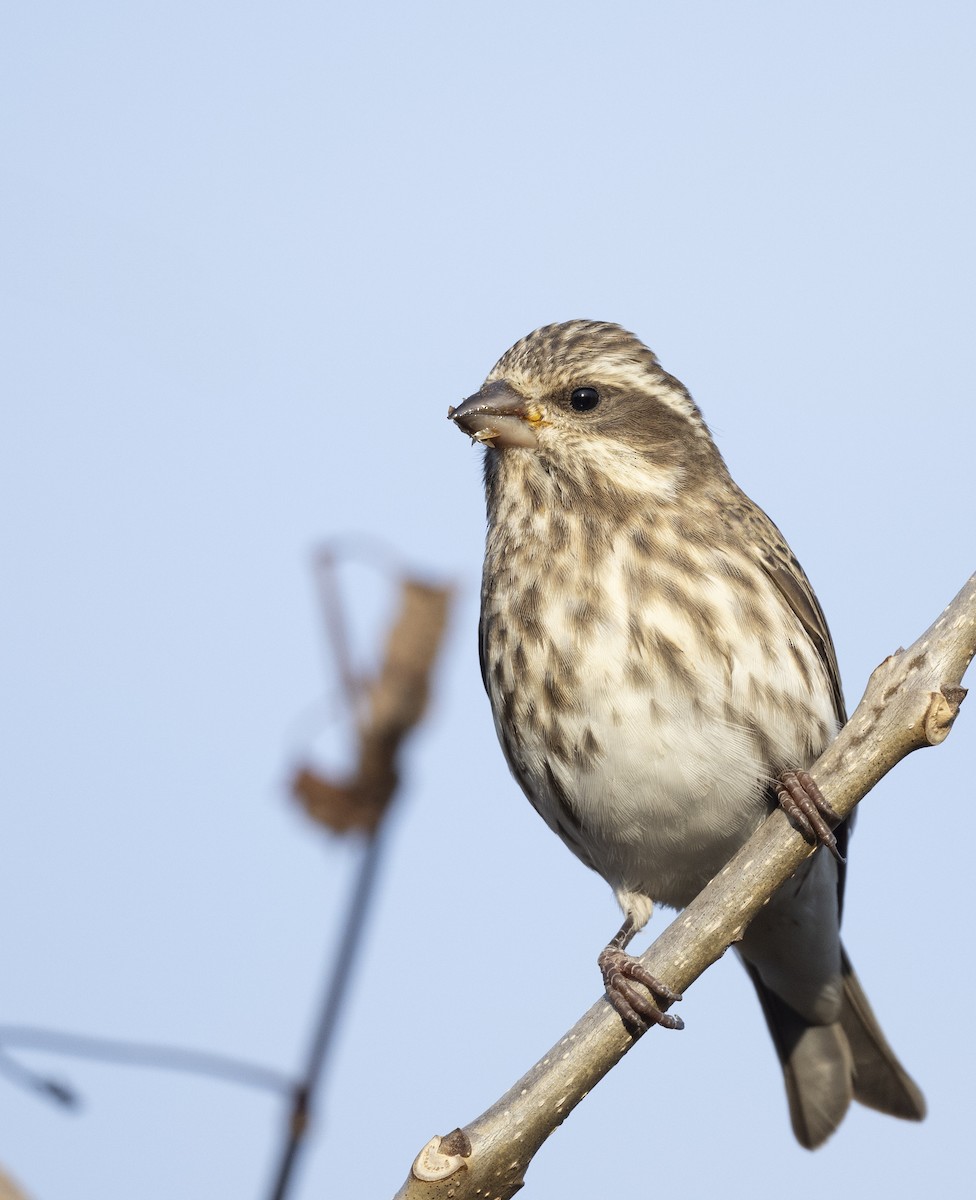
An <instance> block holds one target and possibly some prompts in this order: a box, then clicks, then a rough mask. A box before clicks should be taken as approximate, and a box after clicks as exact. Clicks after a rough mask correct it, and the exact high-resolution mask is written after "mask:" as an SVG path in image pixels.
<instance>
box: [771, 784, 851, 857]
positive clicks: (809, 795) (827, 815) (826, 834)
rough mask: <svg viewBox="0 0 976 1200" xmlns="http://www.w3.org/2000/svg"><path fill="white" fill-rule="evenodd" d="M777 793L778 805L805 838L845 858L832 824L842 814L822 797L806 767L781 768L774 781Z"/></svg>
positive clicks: (834, 854) (836, 822) (835, 822)
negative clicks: (798, 769) (838, 845)
mask: <svg viewBox="0 0 976 1200" xmlns="http://www.w3.org/2000/svg"><path fill="white" fill-rule="evenodd" d="M776 796H777V798H778V800H779V806H780V808H781V809H782V810H783V812H785V813H786V815H787V816H788V817H789V818H790V819H791V820H792V821H793V822H794V823H795V824H796V825H798V826H799V828H800V832H801V833H802V834H803V836H804V837H805V838H806V839H807V841H808V842H816V843H817V844H818V845H822V846H826V847H827V849H828V850H829V851H830V853H831V854H832V855H833V856H834V858H836V859H837V861H838V862H840V863H842V862H843V861H844V856H843V855H842V854H841V852H840V851H839V850H838V849H837V839H836V838H835V837H834V832H833V829H832V828H831V825H838V824H839V823H840V820H841V818H840V817H839V816H838V814H837V813H836V812H834V810H833V809H832V808H831V807H830V805H829V804H828V803H827V801H826V800H825V799H824V797H823V794H822V793H821V791H820V788H818V787H817V784H816V781H815V780H814V778H813V776H812V775H810V774H809V773H808V772H807V771H784V772H783V774H782V775H781V776H780V777H779V779H778V780H777V781H776ZM828 822H829V823H828Z"/></svg>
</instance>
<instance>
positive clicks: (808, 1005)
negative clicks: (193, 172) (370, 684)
mask: <svg viewBox="0 0 976 1200" xmlns="http://www.w3.org/2000/svg"><path fill="white" fill-rule="evenodd" d="M448 416H449V417H450V418H451V419H452V420H453V421H454V422H455V423H456V424H457V425H458V427H459V428H461V429H462V430H464V432H465V433H468V434H470V435H471V436H472V437H473V438H474V439H475V440H476V441H478V442H480V443H482V444H483V445H484V446H485V447H486V454H485V491H486V495H487V506H488V537H487V547H486V552H485V566H484V578H483V584H482V594H481V630H480V638H481V664H482V674H483V677H484V681H485V687H486V688H487V691H488V695H489V697H490V700H491V707H492V712H493V714H494V719H495V728H496V730H497V732H498V737H499V740H500V742H501V745H502V749H503V751H504V753H505V757H506V759H507V760H508V764H509V766H510V767H511V770H512V772H513V774H514V775H515V778H516V779H517V780H518V782H519V783H520V784H521V786H522V789H523V790H524V792H525V794H526V795H527V796H528V798H529V800H530V801H531V802H532V804H533V806H534V807H535V808H536V810H537V811H538V812H539V814H540V815H541V816H542V817H543V819H544V820H545V821H546V823H547V824H548V825H549V827H550V828H551V829H552V830H554V832H556V833H557V834H559V836H560V837H561V838H562V839H563V841H564V842H565V843H566V844H567V846H569V848H570V849H571V850H572V851H573V853H574V854H576V855H577V857H579V858H580V859H582V861H583V862H584V863H586V864H587V866H590V867H592V868H593V869H594V870H596V871H598V872H599V873H600V874H601V875H602V876H603V877H604V879H606V880H607V882H608V883H609V884H610V886H611V887H612V888H613V890H614V893H615V895H616V897H617V900H618V901H619V903H620V906H621V908H622V909H623V912H624V923H623V925H622V926H621V928H620V930H619V932H618V933H617V935H616V936H615V937H614V938H613V939H612V940H611V942H610V944H609V945H608V946H607V947H606V949H605V950H604V951H603V952H602V953H601V955H600V957H599V963H600V967H601V970H602V972H603V978H604V983H605V986H606V990H607V995H608V998H609V1000H610V1001H611V1003H612V1004H613V1005H614V1007H615V1008H616V1009H617V1011H618V1012H619V1013H620V1015H621V1017H622V1018H623V1020H624V1022H625V1023H626V1024H627V1025H628V1026H630V1027H638V1026H642V1025H646V1024H647V1023H650V1022H654V1021H656V1022H658V1023H660V1024H662V1025H666V1026H668V1027H671V1028H680V1026H681V1020H680V1018H678V1017H675V1016H673V1015H672V1014H670V1013H662V1012H661V1011H660V1009H659V1008H658V1007H657V1004H656V1003H654V1001H653V1000H652V999H651V996H655V997H657V998H658V999H659V1000H661V1001H662V1002H666V1003H671V1002H673V1001H674V1000H676V999H680V997H676V996H675V995H674V994H673V993H672V992H670V991H669V990H668V989H667V988H666V987H664V986H663V985H662V984H660V983H659V982H658V981H657V980H656V979H654V978H653V977H651V976H650V975H649V974H648V972H646V971H645V970H644V969H643V968H642V967H641V966H640V964H639V963H638V961H637V960H636V959H635V958H632V957H631V956H630V955H628V954H627V953H626V952H625V951H626V947H627V945H628V943H629V942H630V940H631V939H632V938H633V936H634V934H635V933H636V932H637V931H638V930H640V929H641V928H642V927H643V926H644V925H645V924H646V922H647V920H648V918H649V917H650V915H651V909H652V906H653V904H654V903H655V902H658V903H661V904H665V905H668V906H670V907H673V908H682V907H683V906H684V905H686V904H688V903H689V901H691V899H692V898H693V897H694V896H695V895H696V894H697V893H698V892H699V891H700V890H701V889H702V888H703V887H704V885H705V884H706V883H707V882H708V881H709V880H710V879H711V878H712V877H713V876H714V875H715V874H717V872H718V871H719V870H720V869H721V868H722V867H723V866H724V865H725V863H726V862H727V861H728V860H729V858H731V856H732V855H733V854H734V852H735V851H736V850H737V849H738V848H739V847H740V846H741V845H742V844H743V842H745V840H746V839H747V838H748V837H749V835H750V834H751V833H752V832H753V830H755V829H756V827H757V826H758V825H759V824H760V822H761V821H762V820H763V818H764V817H765V816H766V815H767V814H768V812H769V811H770V809H771V808H772V807H773V806H774V805H775V804H776V803H777V800H778V801H779V802H780V803H781V804H782V805H783V807H784V808H786V810H787V811H788V812H790V813H791V815H792V816H793V817H794V818H795V819H796V821H797V822H798V823H799V825H800V826H801V827H802V828H803V829H804V832H805V833H806V834H807V835H808V836H810V837H816V838H817V839H819V840H820V841H822V842H823V843H824V844H825V846H826V847H827V850H829V851H830V853H827V852H825V850H823V849H821V850H818V852H817V853H815V854H814V855H812V856H811V857H810V858H808V859H807V860H806V861H805V862H804V864H803V866H802V867H801V869H800V870H799V871H798V872H797V874H796V875H795V876H794V877H793V878H792V879H791V880H790V881H789V882H788V883H787V884H785V885H784V886H783V888H782V889H781V890H780V891H779V892H778V893H777V895H776V896H775V897H774V898H773V900H772V901H771V902H770V903H769V904H768V905H767V906H766V908H764V909H763V910H762V912H761V913H760V914H759V916H757V917H756V919H755V920H754V921H753V922H752V924H751V925H750V926H749V928H748V929H747V931H746V933H745V936H744V937H743V939H742V941H741V942H740V943H739V944H738V945H737V946H736V950H737V951H738V953H739V955H740V957H741V959H742V961H743V963H744V964H745V967H746V970H747V971H748V972H749V976H750V978H751V979H752V981H753V983H754V984H755V987H756V990H757V992H758V993H759V999H760V1001H761V1003H762V1008H763V1012H764V1013H765V1016H766V1021H767V1023H768V1025H769V1029H770V1032H771V1033H772V1036H773V1041H774V1043H775V1045H776V1050H777V1052H778V1054H779V1058H780V1061H781V1063H782V1066H783V1071H784V1074H785V1076H786V1090H787V1096H788V1099H789V1106H790V1115H791V1119H792V1124H793V1130H794V1132H795V1134H796V1136H797V1138H798V1139H799V1141H800V1142H801V1143H802V1144H803V1145H804V1146H807V1147H810V1148H813V1147H815V1146H818V1145H820V1144H821V1143H822V1142H823V1141H824V1140H825V1139H826V1138H827V1137H829V1136H830V1134H831V1133H832V1132H833V1130H834V1129H836V1127H837V1126H838V1124H839V1123H840V1121H841V1120H842V1118H843V1116H844V1113H845V1112H846V1110H847V1108H848V1105H849V1104H850V1102H851V1099H852V1098H853V1099H856V1100H859V1101H860V1102H861V1103H862V1104H866V1105H868V1106H870V1107H872V1108H876V1109H879V1110H880V1111H882V1112H886V1113H891V1114H892V1115H894V1116H898V1117H906V1118H909V1119H914V1120H919V1119H921V1118H922V1117H923V1116H924V1113H925V1102H924V1099H923V1097H922V1094H921V1092H920V1091H919V1089H918V1087H917V1086H916V1085H915V1083H914V1082H913V1081H912V1080H911V1078H910V1077H909V1076H908V1074H907V1073H906V1072H905V1070H904V1068H903V1067H902V1066H901V1064H900V1063H899V1062H898V1060H897V1059H896V1057H895V1055H894V1053H893V1051H892V1050H891V1048H890V1046H889V1045H888V1043H887V1041H886V1040H885V1037H884V1034H883V1033H882V1032H881V1029H880V1027H879V1025H878V1022H877V1020H876V1018H875V1016H874V1014H873V1012H872V1011H871V1008H870V1005H869V1004H868V1001H867V999H866V997H865V995H864V992H863V991H862V990H861V986H860V984H859V982H858V980H857V976H856V975H855V974H854V971H853V970H852V968H851V964H850V961H849V959H848V957H847V954H846V953H845V951H844V948H843V946H842V945H841V941H840V916H841V900H842V894H843V883H844V870H843V859H842V854H843V850H844V847H845V846H846V842H847V832H848V829H847V823H845V824H842V825H841V826H840V827H839V828H838V829H837V835H836V840H835V837H834V834H833V833H832V832H831V828H830V825H831V821H830V818H831V817H832V815H833V814H832V813H831V811H830V809H829V806H828V805H827V804H826V803H825V802H824V800H823V798H822V797H821V796H820V794H819V792H818V790H817V788H816V784H815V783H814V781H813V780H812V779H811V778H810V776H809V775H807V774H805V773H804V768H807V767H809V766H810V765H811V764H812V763H813V761H814V760H815V759H816V758H817V756H818V755H819V754H820V753H821V752H822V751H823V750H824V748H825V747H826V746H827V744H828V743H829V742H830V741H831V740H832V739H833V737H834V736H835V734H836V733H837V730H838V729H839V727H840V725H841V724H843V722H844V720H845V714H844V701H843V697H842V695H841V686H840V677H839V674H838V669H837V659H836V656H835V653H834V647H833V643H832V641H831V638H830V633H829V632H828V629H827V624H826V621H825V620H824V615H823V612H822V611H821V608H820V605H819V603H818V602H817V598H816V596H815V595H814V593H813V589H812V588H811V587H810V584H809V583H808V581H807V578H806V575H804V573H803V570H802V569H801V567H800V565H799V563H798V562H797V561H796V558H795V557H794V556H793V553H792V552H791V550H790V548H789V547H788V546H787V544H786V542H785V541H784V539H783V537H782V535H781V534H780V532H779V530H778V529H777V528H776V526H775V525H774V524H773V523H772V521H770V520H769V518H768V517H767V516H766V514H765V513H764V512H762V511H761V510H760V509H759V508H758V507H757V506H756V505H755V504H753V502H752V501H751V500H750V499H749V498H748V497H747V496H746V495H744V493H743V492H741V491H740V490H739V488H738V487H737V486H736V484H735V483H734V482H733V481H732V478H731V477H730V475H729V473H728V470H727V468H726V466H725V463H724V461H723V459H722V456H721V455H720V454H719V452H718V449H717V448H716V446H715V443H714V442H713V441H712V438H711V435H710V433H709V431H708V428H707V426H706V425H705V422H704V421H703V419H702V416H701V413H700V411H699V409H698V407H697V405H696V404H695V403H694V401H693V400H692V398H691V396H690V395H689V393H688V391H687V390H686V389H685V387H684V386H683V385H682V384H681V383H679V382H678V380H677V379H675V378H674V377H673V376H671V375H668V374H667V373H666V372H665V371H664V370H662V368H661V366H660V365H659V363H658V360H657V358H656V357H655V355H654V354H653V353H652V352H651V351H650V350H649V349H648V348H647V347H646V346H644V345H643V344H642V343H641V342H640V341H639V340H638V339H637V338H636V337H634V335H633V334H630V333H627V332H626V331H625V330H623V329H621V328H620V327H619V326H618V325H612V324H609V323H606V322H597V321H569V322H567V323H565V324H560V325H548V326H546V327H545V328H543V329H538V330H536V331H535V332H534V333H530V334H529V335H528V336H527V337H525V338H523V339H522V340H521V341H520V342H517V343H516V344H515V345H514V346H513V347H512V348H511V349H510V350H509V351H508V352H507V353H506V354H505V355H503V356H502V358H501V359H500V360H499V362H498V363H497V364H496V366H495V367H494V368H493V369H492V371H491V372H490V374H489V375H488V378H487V379H486V380H485V383H484V385H483V386H482V388H481V390H480V391H479V392H477V393H476V394H475V395H473V396H470V397H469V398H468V399H467V400H465V401H464V402H463V403H462V404H460V405H459V406H458V407H457V408H452V409H451V410H450V411H449V413H448ZM645 988H646V989H647V991H645V990H644V989H645ZM648 993H650V995H649V994H648Z"/></svg>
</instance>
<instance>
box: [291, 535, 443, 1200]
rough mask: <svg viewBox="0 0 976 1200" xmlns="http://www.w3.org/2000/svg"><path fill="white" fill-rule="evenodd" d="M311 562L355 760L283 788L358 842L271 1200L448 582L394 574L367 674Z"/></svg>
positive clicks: (358, 936)
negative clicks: (393, 609)
mask: <svg viewBox="0 0 976 1200" xmlns="http://www.w3.org/2000/svg"><path fill="white" fill-rule="evenodd" d="M316 565H317V574H318V580H319V587H320V595H321V598H322V604H323V612H324V618H325V626H326V631H327V634H328V637H329V640H330V643H331V649H332V654H333V656H334V659H335V662H336V667H337V670H338V673H339V676H340V678H341V680H342V684H343V689H344V691H345V693H346V697H347V701H348V705H349V709H350V716H351V717H352V720H353V725H354V727H355V730H356V738H357V753H356V767H355V769H354V771H353V772H352V774H351V775H349V776H347V777H346V778H344V779H340V780H334V779H329V778H327V777H325V776H324V775H323V774H321V772H319V771H317V770H315V769H313V768H311V767H309V766H302V767H300V768H299V769H298V770H297V771H296V773H295V775H294V777H293V779H292V784H291V788H292V794H293V795H294V796H295V798H296V799H297V800H298V801H299V802H300V803H301V805H302V807H303V808H304V809H305V812H306V813H307V814H308V815H309V816H310V817H311V818H312V819H313V820H314V821H316V822H318V823H319V824H320V825H323V826H325V828H326V829H328V830H330V831H331V832H333V833H347V832H350V831H353V832H361V833H363V834H365V837H366V843H365V847H364V851H363V857H362V860H361V862H360V866H359V871H358V875H357V878H356V881H355V884H354V887H353V892H352V896H351V899H350V903H349V908H348V911H347V913H346V919H345V923H344V926H343V932H342V936H341V939H340V942H339V948H338V951H337V952H336V956H335V961H334V962H333V964H332V968H331V970H330V972H329V979H328V983H327V986H326V991H325V997H324V999H323V1003H322V1008H321V1012H320V1015H319V1019H318V1022H317V1025H316V1029H315V1033H314V1036H313V1038H312V1044H311V1046H310V1048H309V1054H308V1060H307V1062H306V1067H305V1072H304V1074H303V1077H302V1079H301V1081H300V1082H299V1083H298V1084H297V1085H296V1086H295V1088H294V1090H293V1093H292V1103H291V1108H290V1112H289V1119H288V1127H287V1131H286V1135H285V1141H284V1144H283V1146H282V1151H281V1155H280V1158H279V1162H278V1167H277V1171H276V1174H275V1180H274V1185H273V1188H272V1191H271V1193H270V1194H271V1196H272V1197H273V1200H284V1197H285V1196H286V1195H287V1192H288V1189H289V1186H290V1182H291V1179H292V1178H293V1171H294V1166H295V1162H296V1160H297V1156H298V1153H299V1150H300V1148H301V1144H302V1140H303V1138H304V1136H305V1132H306V1130H307V1129H308V1125H309V1119H310V1114H311V1111H312V1107H313V1102H314V1099H315V1096H316V1093H317V1091H318V1089H319V1088H320V1086H321V1083H322V1079H323V1075H324V1070H325V1065H326V1061H327V1058H328V1053H329V1050H330V1048H331V1046H332V1043H333V1041H334V1036H335V1030H336V1027H337V1022H338V1018H339V1014H340V1011H341V1007H342V1002H343V999H344V997H345V994H346V991H347V990H348V984H349V980H350V977H351V972H352V968H353V964H354V961H355V957H356V953H357V951H358V950H359V947H360V945H361V942H362V934H363V929H364V927H365V923H366V918H367V914H368V911H369V905H370V901H371V899H372V896H373V889H374V885H375V881H376V878H377V872H378V869H379V860H380V853H381V846H382V821H383V817H384V816H385V814H386V813H387V811H388V810H389V806H390V803H391V801H392V799H393V795H394V792H395V791H396V787H397V784H398V782H399V771H398V763H397V760H398V756H399V751H400V747H401V744H402V743H403V740H404V738H405V737H406V736H407V734H408V733H409V732H410V730H411V729H412V728H413V727H414V726H415V725H416V724H417V722H418V721H419V720H420V718H421V716H422V715H423V712H424V709H425V708H426V705H427V699H428V695H429V678H430V673H431V670H432V668H433V665H434V660H435V658H436V656H437V650H438V648H439V646H440V642H441V639H442V637H443V633H444V627H445V623H446V620H447V612H448V607H449V604H450V600H451V592H450V589H448V588H444V587H435V586H432V585H430V584H426V583H422V582H420V581H419V580H416V579H410V578H401V579H400V581H399V582H400V609H399V612H398V614H397V617H396V619H395V621H394V623H393V626H392V628H391V629H390V632H389V635H388V637H387V643H386V651H385V654H384V657H383V660H382V663H381V665H380V668H379V671H378V673H377V674H376V676H375V678H373V679H372V680H369V681H367V680H364V679H363V678H361V677H360V676H359V675H358V674H357V672H356V669H355V666H354V663H353V658H352V654H351V652H350V646H349V638H348V634H347V631H346V621H345V615H344V611H343V607H342V603H341V597H340V592H339V588H338V580H337V575H336V559H335V555H334V553H332V552H324V553H323V554H321V555H320V556H319V558H318V560H317V564H316Z"/></svg>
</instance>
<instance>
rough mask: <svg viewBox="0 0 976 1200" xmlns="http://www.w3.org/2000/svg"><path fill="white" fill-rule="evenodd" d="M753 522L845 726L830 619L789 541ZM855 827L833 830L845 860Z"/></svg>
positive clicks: (760, 519)
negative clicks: (823, 674) (824, 674)
mask: <svg viewBox="0 0 976 1200" xmlns="http://www.w3.org/2000/svg"><path fill="white" fill-rule="evenodd" d="M752 520H753V521H755V522H756V524H757V525H759V526H760V527H761V528H760V530H759V531H757V536H755V537H754V538H753V541H752V544H753V546H754V547H756V550H757V555H758V558H759V563H760V565H761V566H762V569H763V570H764V571H765V573H766V575H767V576H768V577H769V579H770V581H771V582H772V583H773V585H774V586H775V588H776V590H777V591H778V592H779V594H780V595H781V596H782V597H783V599H784V600H785V601H786V603H787V604H788V605H789V607H790V609H791V611H792V612H793V614H794V616H795V617H796V619H797V620H798V621H799V622H800V625H801V626H802V627H803V630H804V632H805V633H806V635H807V637H808V638H809V639H810V642H811V644H812V645H813V647H814V648H815V650H816V651H817V654H818V655H819V657H820V661H821V662H822V663H823V667H824V671H825V672H826V674H827V679H828V680H829V682H830V688H831V692H832V695H833V701H834V712H835V713H836V715H837V720H838V723H839V724H840V725H843V724H844V722H845V721H846V720H847V709H846V707H845V705H844V693H843V691H842V689H841V682H840V668H839V667H838V665H837V651H836V650H835V649H834V641H833V638H832V637H831V636H830V630H829V629H828V628H827V618H826V617H825V616H824V613H823V609H822V608H821V607H820V601H819V600H818V599H817V596H816V593H815V592H814V590H813V588H812V587H811V585H810V580H809V579H807V577H806V574H805V572H804V570H803V568H802V567H801V566H800V564H799V563H798V562H797V560H796V556H795V555H794V553H793V551H792V550H791V549H790V548H789V546H788V545H787V544H786V539H785V538H784V537H783V535H782V534H781V533H780V531H779V530H778V529H777V527H776V525H775V524H774V523H773V522H772V521H771V520H770V519H769V517H767V516H766V514H765V513H764V512H763V511H762V509H761V508H759V507H758V506H753V513H752ZM852 824H853V819H851V818H849V819H848V820H846V821H843V822H842V823H841V824H840V825H839V826H838V827H837V829H836V830H835V831H834V832H835V834H836V837H837V849H838V850H839V851H840V853H841V855H842V856H843V857H845V858H846V856H847V841H848V838H849V836H850V831H851V826H852ZM845 875H846V871H845V870H844V867H843V864H841V870H840V873H839V877H838V881H837V883H838V887H837V891H838V898H839V900H840V901H841V902H843V896H844V882H845Z"/></svg>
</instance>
